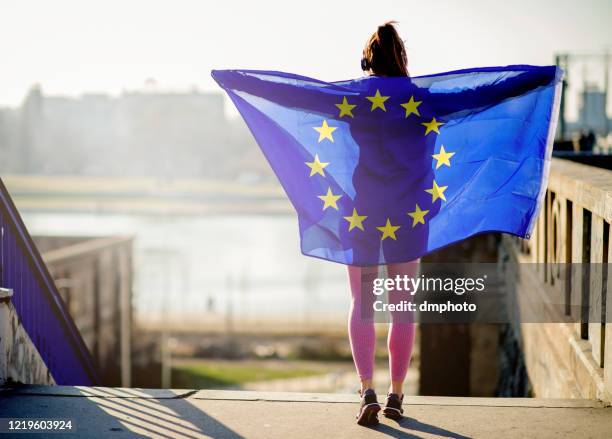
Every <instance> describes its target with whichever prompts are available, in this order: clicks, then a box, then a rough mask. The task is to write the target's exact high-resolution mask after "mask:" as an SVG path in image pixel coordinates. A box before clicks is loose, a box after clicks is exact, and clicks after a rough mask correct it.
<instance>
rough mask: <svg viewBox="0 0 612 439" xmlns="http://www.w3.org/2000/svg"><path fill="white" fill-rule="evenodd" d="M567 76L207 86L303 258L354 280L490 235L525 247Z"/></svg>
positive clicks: (471, 72) (532, 71) (228, 80)
mask: <svg viewBox="0 0 612 439" xmlns="http://www.w3.org/2000/svg"><path fill="white" fill-rule="evenodd" d="M562 75H563V72H562V70H561V69H559V68H557V67H554V66H551V67H535V66H526V65H520V66H509V67H490V68H477V69H468V70H459V71H453V72H448V73H440V74H435V75H427V76H420V77H414V78H408V77H376V76H370V77H363V78H359V79H353V80H348V81H340V82H331V83H330V82H323V81H319V80H316V79H312V78H307V77H304V76H299V75H294V74H288V73H281V72H272V71H253V70H214V71H213V72H212V76H213V78H214V79H215V80H216V81H217V82H218V83H219V85H220V86H221V87H222V88H223V89H224V90H225V91H226V92H227V93H228V95H229V97H230V98H231V100H232V101H233V102H234V104H235V105H236V107H237V108H238V111H239V112H240V114H241V115H242V117H243V118H244V120H245V121H246V123H247V125H248V126H249V128H250V130H251V132H252V133H253V135H254V136H255V139H256V140H257V142H258V144H259V146H260V147H261V149H262V151H263V153H264V154H265V156H266V158H267V159H268V161H269V162H270V165H271V166H272V168H273V170H274V172H275V173H276V175H277V176H278V178H279V180H280V182H281V184H282V186H283V188H284V189H285V192H286V193H287V195H288V197H289V199H290V200H291V203H292V204H293V207H294V208H295V210H296V211H297V214H298V218H299V229H300V237H301V249H302V253H303V254H305V255H308V256H314V257H317V258H322V259H327V260H330V261H335V262H340V263H343V264H350V265H359V266H366V265H377V264H387V263H396V262H406V261H410V260H413V259H416V258H418V257H421V256H423V255H425V254H427V253H429V252H431V251H434V250H436V249H439V248H441V247H444V246H446V245H449V244H452V243H454V242H457V241H460V240H462V239H465V238H467V237H469V236H472V235H475V234H477V233H482V232H505V233H510V234H513V235H517V236H520V237H523V238H529V234H530V232H531V229H532V228H533V225H534V222H535V218H536V215H537V213H538V210H539V208H540V205H541V204H542V199H543V196H544V193H545V191H546V182H547V177H548V170H549V167H550V156H551V150H552V143H553V138H554V133H555V128H556V122H557V115H558V108H559V99H560V82H561V79H562Z"/></svg>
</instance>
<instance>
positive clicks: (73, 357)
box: [0, 179, 99, 385]
mask: <svg viewBox="0 0 612 439" xmlns="http://www.w3.org/2000/svg"><path fill="white" fill-rule="evenodd" d="M0 287H4V288H10V289H12V290H13V292H14V295H13V297H12V298H11V302H12V303H13V306H14V307H15V309H16V311H17V313H18V315H19V318H20V320H21V323H22V325H23V327H24V328H25V330H26V331H27V333H28V335H29V336H30V338H31V340H32V342H33V343H34V345H35V346H36V348H37V350H38V352H39V354H40V356H41V357H42V359H43V360H44V362H45V364H46V365H47V367H48V369H49V371H50V372H51V374H52V376H53V378H54V379H55V382H56V383H57V384H71V385H94V384H97V383H98V382H99V379H98V372H97V370H96V366H95V364H94V361H93V359H92V357H91V355H90V353H89V351H88V350H87V347H86V346H85V343H84V342H83V339H82V337H81V335H80V333H79V331H78V329H77V327H76V326H75V324H74V322H73V320H72V318H71V317H70V315H69V313H68V311H67V310H66V308H65V306H64V303H63V301H62V298H61V296H60V294H59V292H58V290H57V288H56V286H55V284H54V282H53V278H52V277H51V275H50V273H49V270H48V269H47V267H46V266H45V263H44V262H43V260H42V257H41V255H40V253H39V252H38V250H37V248H36V246H35V245H34V242H33V241H32V238H31V237H30V235H29V233H28V231H27V229H26V227H25V225H24V223H23V221H22V219H21V216H20V215H19V212H18V211H17V208H16V207H15V204H14V203H13V201H12V199H11V197H10V195H9V193H8V191H7V189H6V187H5V186H4V183H3V182H2V180H1V179H0Z"/></svg>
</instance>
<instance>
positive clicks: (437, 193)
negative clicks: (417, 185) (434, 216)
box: [425, 180, 448, 203]
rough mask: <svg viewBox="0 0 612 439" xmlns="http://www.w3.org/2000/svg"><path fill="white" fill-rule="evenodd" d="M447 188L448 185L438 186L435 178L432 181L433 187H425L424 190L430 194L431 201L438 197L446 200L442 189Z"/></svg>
mask: <svg viewBox="0 0 612 439" xmlns="http://www.w3.org/2000/svg"><path fill="white" fill-rule="evenodd" d="M446 188H448V186H438V183H436V180H434V182H433V187H432V188H431V189H425V192H427V193H428V194H431V202H432V203H434V202H435V201H436V200H437V199H438V198H440V199H441V200H444V201H446V196H444V191H445V190H446Z"/></svg>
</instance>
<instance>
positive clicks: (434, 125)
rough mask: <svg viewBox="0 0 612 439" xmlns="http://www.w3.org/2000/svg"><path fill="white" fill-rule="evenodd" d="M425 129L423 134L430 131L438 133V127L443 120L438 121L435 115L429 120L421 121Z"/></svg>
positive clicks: (442, 123)
mask: <svg viewBox="0 0 612 439" xmlns="http://www.w3.org/2000/svg"><path fill="white" fill-rule="evenodd" d="M421 125H423V126H424V127H425V128H426V129H425V135H428V134H429V133H430V132H432V131H433V132H435V133H438V134H440V130H439V127H440V126H441V125H444V122H438V121H437V120H436V118H435V117H433V118H432V119H431V122H421Z"/></svg>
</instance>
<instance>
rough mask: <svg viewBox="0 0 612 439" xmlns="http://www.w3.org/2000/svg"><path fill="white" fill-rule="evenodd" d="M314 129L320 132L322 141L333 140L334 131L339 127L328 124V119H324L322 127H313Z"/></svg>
mask: <svg viewBox="0 0 612 439" xmlns="http://www.w3.org/2000/svg"><path fill="white" fill-rule="evenodd" d="M312 129H313V130H315V131H317V132H318V133H319V143H321V141H322V140H323V139H329V140H331V141H332V142H333V141H334V138H333V137H332V133H333V132H334V131H336V130H337V129H338V127H330V126H329V125H327V121H326V120H324V121H323V124H322V125H321V126H320V127H312Z"/></svg>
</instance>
